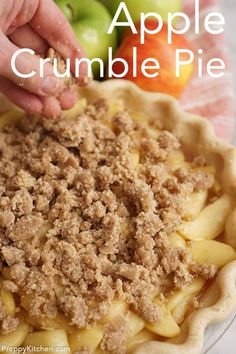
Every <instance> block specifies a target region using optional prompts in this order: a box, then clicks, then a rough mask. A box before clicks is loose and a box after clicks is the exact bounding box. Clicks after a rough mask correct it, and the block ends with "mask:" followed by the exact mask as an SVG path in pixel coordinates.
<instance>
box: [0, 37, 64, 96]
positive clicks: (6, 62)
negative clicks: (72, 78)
mask: <svg viewBox="0 0 236 354" xmlns="http://www.w3.org/2000/svg"><path fill="white" fill-rule="evenodd" d="M18 50H19V48H18V47H17V46H15V45H14V44H13V43H11V42H10V41H9V39H8V38H7V37H6V36H5V35H4V33H3V32H0V75H1V76H3V77H5V78H7V79H9V80H11V81H13V82H14V83H15V84H16V85H18V86H20V87H22V88H24V90H27V91H29V92H31V93H33V94H36V95H38V96H58V95H60V93H62V92H63V91H64V89H65V88H66V87H65V82H64V80H62V79H59V78H57V77H55V75H54V73H53V66H52V65H51V64H50V63H45V64H44V75H43V78H42V77H40V58H39V57H38V56H36V55H32V54H30V53H26V52H24V53H21V54H19V56H17V58H16V60H15V64H16V65H15V66H16V69H17V70H18V72H20V73H21V74H23V75H26V74H30V73H33V72H35V73H34V75H32V77H30V78H21V77H19V76H18V75H17V74H16V73H14V71H13V68H12V65H11V64H12V57H13V55H14V54H15V53H16V51H18Z"/></svg>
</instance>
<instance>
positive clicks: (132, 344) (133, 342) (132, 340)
mask: <svg viewBox="0 0 236 354" xmlns="http://www.w3.org/2000/svg"><path fill="white" fill-rule="evenodd" d="M155 339H156V335H155V334H154V333H152V332H150V331H148V330H146V329H144V330H143V331H141V332H140V333H138V334H136V335H135V336H132V337H129V338H128V340H127V342H126V348H127V351H128V354H129V353H133V351H134V350H135V349H136V348H137V346H138V345H140V344H142V343H145V342H148V341H152V340H155Z"/></svg>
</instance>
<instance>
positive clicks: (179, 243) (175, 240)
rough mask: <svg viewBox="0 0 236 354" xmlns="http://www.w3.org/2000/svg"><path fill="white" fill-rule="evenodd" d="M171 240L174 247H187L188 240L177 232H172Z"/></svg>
mask: <svg viewBox="0 0 236 354" xmlns="http://www.w3.org/2000/svg"><path fill="white" fill-rule="evenodd" d="M169 240H170V245H171V247H173V248H178V247H182V248H185V247H186V241H185V240H184V239H183V237H182V236H180V235H178V234H176V233H174V234H171V235H170V237H169Z"/></svg>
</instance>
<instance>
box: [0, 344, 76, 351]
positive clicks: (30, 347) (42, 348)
mask: <svg viewBox="0 0 236 354" xmlns="http://www.w3.org/2000/svg"><path fill="white" fill-rule="evenodd" d="M0 351H1V352H6V353H52V352H54V353H55V352H57V353H68V352H70V348H69V347H61V346H60V347H59V346H58V347H45V346H42V345H39V346H36V345H27V346H25V347H11V346H7V345H1V346H0Z"/></svg>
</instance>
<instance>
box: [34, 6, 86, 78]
mask: <svg viewBox="0 0 236 354" xmlns="http://www.w3.org/2000/svg"><path fill="white" fill-rule="evenodd" d="M31 26H32V27H33V28H34V30H35V31H36V32H38V33H39V34H40V35H41V36H42V37H43V38H45V39H46V41H47V42H48V43H49V44H50V45H51V46H52V47H53V48H54V49H56V50H57V51H58V52H59V53H60V54H61V55H62V56H63V57H64V59H66V58H70V59H71V69H72V72H73V73H75V72H74V69H75V68H74V62H75V59H76V58H78V59H81V58H84V57H85V54H84V52H83V49H82V48H81V46H80V45H79V43H78V41H77V39H76V36H75V34H74V32H73V30H72V28H71V26H70V24H69V22H68V21H67V19H66V17H65V16H64V15H63V13H62V12H61V11H60V9H59V8H58V7H57V5H56V4H55V3H54V1H53V0H44V1H40V2H39V6H38V9H37V11H36V13H35V16H34V18H33V19H32V21H31ZM87 74H88V73H87V65H86V64H85V65H81V72H80V78H79V79H80V82H81V83H83V82H84V84H86V83H87Z"/></svg>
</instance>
